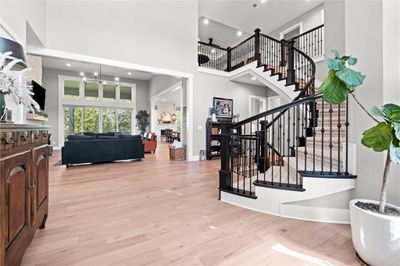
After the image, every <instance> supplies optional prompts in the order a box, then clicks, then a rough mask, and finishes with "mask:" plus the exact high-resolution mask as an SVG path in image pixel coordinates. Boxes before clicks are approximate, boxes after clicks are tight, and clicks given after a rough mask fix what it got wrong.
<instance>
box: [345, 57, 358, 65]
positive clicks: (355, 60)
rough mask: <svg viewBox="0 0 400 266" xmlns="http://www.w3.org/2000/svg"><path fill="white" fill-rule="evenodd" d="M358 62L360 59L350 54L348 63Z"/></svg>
mask: <svg viewBox="0 0 400 266" xmlns="http://www.w3.org/2000/svg"><path fill="white" fill-rule="evenodd" d="M357 62H358V59H357V58H355V57H352V56H350V57H349V58H348V59H347V63H349V65H350V66H354V65H355V64H357Z"/></svg>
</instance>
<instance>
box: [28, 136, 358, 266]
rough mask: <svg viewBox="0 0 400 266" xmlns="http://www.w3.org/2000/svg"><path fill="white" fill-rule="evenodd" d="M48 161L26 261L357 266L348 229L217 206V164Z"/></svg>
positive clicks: (163, 154)
mask: <svg viewBox="0 0 400 266" xmlns="http://www.w3.org/2000/svg"><path fill="white" fill-rule="evenodd" d="M167 154H168V150H167V147H166V146H165V144H164V145H159V148H158V151H157V153H156V154H155V155H153V154H149V155H146V158H145V159H144V160H143V161H140V162H119V163H109V164H98V165H85V166H74V167H72V168H68V169H66V168H65V166H60V165H54V164H55V163H56V162H57V161H58V160H59V159H60V153H59V152H55V153H54V155H53V156H52V157H51V162H50V210H49V219H48V221H47V226H46V229H45V230H43V231H40V232H37V234H36V236H35V239H34V240H33V242H32V244H31V246H30V247H29V248H28V250H27V251H26V253H25V257H24V260H23V263H22V264H23V265H144V264H148V265H166V264H173V265H221V264H224V265H296V266H297V265H359V263H358V262H357V259H356V257H355V254H354V249H353V247H352V243H351V237H350V235H351V234H350V227H349V226H348V225H336V224H326V223H315V222H305V221H299V220H292V219H284V218H280V217H276V216H271V215H266V214H261V213H257V212H253V211H250V210H246V209H243V208H240V207H235V206H232V205H229V204H226V203H223V202H221V201H218V190H217V187H218V184H217V183H218V182H217V181H218V169H219V161H218V160H214V161H211V162H209V161H204V162H190V163H189V162H177V161H170V160H169V159H168V157H167Z"/></svg>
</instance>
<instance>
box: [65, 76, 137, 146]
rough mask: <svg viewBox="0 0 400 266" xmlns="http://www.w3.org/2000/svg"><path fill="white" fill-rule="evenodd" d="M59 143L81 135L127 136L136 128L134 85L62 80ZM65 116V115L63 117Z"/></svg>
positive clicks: (70, 79)
mask: <svg viewBox="0 0 400 266" xmlns="http://www.w3.org/2000/svg"><path fill="white" fill-rule="evenodd" d="M59 84H60V88H59V91H60V95H61V96H62V97H61V99H60V109H61V110H63V111H64V112H63V117H62V116H61V117H60V122H59V123H60V124H59V132H60V134H59V136H60V138H59V141H60V142H63V141H65V139H66V138H67V136H68V135H71V134H78V133H81V132H126V133H129V134H131V133H132V132H133V131H134V130H135V127H132V125H133V124H134V123H135V116H134V115H135V113H136V112H135V102H134V101H133V99H135V98H136V90H135V87H134V85H132V84H128V83H120V84H118V85H116V84H114V83H113V82H108V81H106V82H105V84H101V83H98V82H96V81H93V80H86V81H85V82H83V81H81V79H80V78H79V77H60V83H59ZM61 115H62V114H61Z"/></svg>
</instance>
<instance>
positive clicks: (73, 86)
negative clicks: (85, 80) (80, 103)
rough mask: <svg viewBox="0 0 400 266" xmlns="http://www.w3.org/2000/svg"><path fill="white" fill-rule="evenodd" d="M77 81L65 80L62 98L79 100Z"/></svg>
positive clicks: (78, 82) (78, 83) (78, 84)
mask: <svg viewBox="0 0 400 266" xmlns="http://www.w3.org/2000/svg"><path fill="white" fill-rule="evenodd" d="M79 86H80V81H79V80H65V81H64V98H66V99H78V98H79Z"/></svg>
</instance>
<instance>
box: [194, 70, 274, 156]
mask: <svg viewBox="0 0 400 266" xmlns="http://www.w3.org/2000/svg"><path fill="white" fill-rule="evenodd" d="M194 87H195V91H194V97H193V98H194V101H193V102H194V106H193V110H194V117H193V154H192V156H193V158H194V157H195V158H198V157H199V152H200V150H201V149H205V139H206V133H205V124H206V120H207V118H208V117H209V115H208V109H209V108H210V107H211V106H212V104H213V102H212V101H213V97H214V96H215V97H222V98H230V99H233V113H234V114H240V120H243V119H245V118H247V117H248V116H249V95H255V96H262V97H270V96H276V94H275V93H273V92H272V91H271V90H270V89H268V88H267V87H262V86H256V85H250V84H244V83H238V82H232V81H230V80H229V78H227V77H222V76H217V75H214V74H207V73H202V72H199V71H198V72H197V73H196V75H195V78H194Z"/></svg>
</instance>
